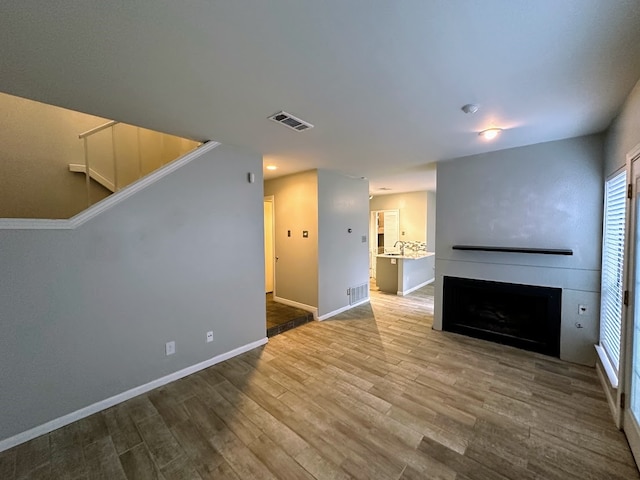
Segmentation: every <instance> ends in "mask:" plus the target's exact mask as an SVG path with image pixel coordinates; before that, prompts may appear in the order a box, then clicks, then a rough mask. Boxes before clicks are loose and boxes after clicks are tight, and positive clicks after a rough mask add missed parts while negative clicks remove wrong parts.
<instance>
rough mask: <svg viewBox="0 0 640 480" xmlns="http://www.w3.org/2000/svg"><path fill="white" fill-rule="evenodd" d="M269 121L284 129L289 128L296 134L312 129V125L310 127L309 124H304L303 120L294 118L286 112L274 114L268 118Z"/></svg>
mask: <svg viewBox="0 0 640 480" xmlns="http://www.w3.org/2000/svg"><path fill="white" fill-rule="evenodd" d="M269 120H273V121H274V122H278V123H281V124H282V125H284V126H285V127H289V128H291V129H292V130H295V131H296V132H303V131H305V130H309V129H310V128H313V125H311V124H310V123H308V122H305V121H304V120H300V119H299V118H298V117H294V116H293V115H291V114H290V113H287V112H278V113H274V114H273V115H271V116H270V117H269Z"/></svg>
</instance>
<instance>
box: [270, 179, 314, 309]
mask: <svg viewBox="0 0 640 480" xmlns="http://www.w3.org/2000/svg"><path fill="white" fill-rule="evenodd" d="M264 194H265V195H273V196H274V223H275V230H274V237H275V244H274V247H275V255H276V257H277V258H278V260H277V261H276V263H275V265H274V268H275V290H274V293H275V295H276V296H277V297H280V298H284V299H286V300H291V301H293V302H297V303H300V304H303V305H308V306H310V307H317V306H318V173H317V171H316V170H310V171H308V172H302V173H297V174H294V175H288V176H285V177H280V178H276V179H273V180H268V181H266V182H265V183H264ZM289 230H291V236H290V237H289V236H288V235H287V232H288V231H289ZM304 230H306V231H308V232H309V236H308V237H307V238H304V237H303V236H302V232H303V231H304Z"/></svg>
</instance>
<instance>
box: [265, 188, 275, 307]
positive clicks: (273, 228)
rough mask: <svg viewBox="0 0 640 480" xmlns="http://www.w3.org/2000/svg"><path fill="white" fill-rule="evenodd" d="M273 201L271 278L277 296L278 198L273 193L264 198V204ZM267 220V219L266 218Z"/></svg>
mask: <svg viewBox="0 0 640 480" xmlns="http://www.w3.org/2000/svg"><path fill="white" fill-rule="evenodd" d="M267 202H269V203H271V245H272V247H273V256H272V258H271V264H272V265H273V268H272V269H271V272H272V274H273V278H272V279H271V281H272V284H273V290H272V292H273V296H274V297H275V296H276V265H277V262H276V200H275V196H273V195H265V197H264V200H263V205H264V203H267ZM265 221H266V219H265ZM265 262H266V258H265ZM265 293H266V272H265Z"/></svg>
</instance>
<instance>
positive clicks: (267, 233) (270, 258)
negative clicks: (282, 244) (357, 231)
mask: <svg viewBox="0 0 640 480" xmlns="http://www.w3.org/2000/svg"><path fill="white" fill-rule="evenodd" d="M275 217H276V212H275V199H274V196H273V195H270V196H267V197H264V289H265V294H266V319H267V325H266V329H267V337H273V336H274V335H278V334H280V333H283V332H286V331H287V330H290V329H292V328H295V327H298V326H300V325H303V324H305V323H307V322H310V321H312V320H313V314H312V313H309V312H307V311H305V310H301V309H299V308H295V307H291V306H289V305H285V304H283V303H279V302H276V301H275V300H274V297H275V296H276V288H277V285H276V268H277V265H278V258H277V257H276V240H275V238H276V237H275V228H276V227H275V226H276V218H275Z"/></svg>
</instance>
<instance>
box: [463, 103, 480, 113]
mask: <svg viewBox="0 0 640 480" xmlns="http://www.w3.org/2000/svg"><path fill="white" fill-rule="evenodd" d="M479 108H480V106H479V105H476V104H474V103H467V104H466V105H463V106H462V107H461V108H460V110H462V111H463V112H464V113H476V112H477V111H478V109H479Z"/></svg>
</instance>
